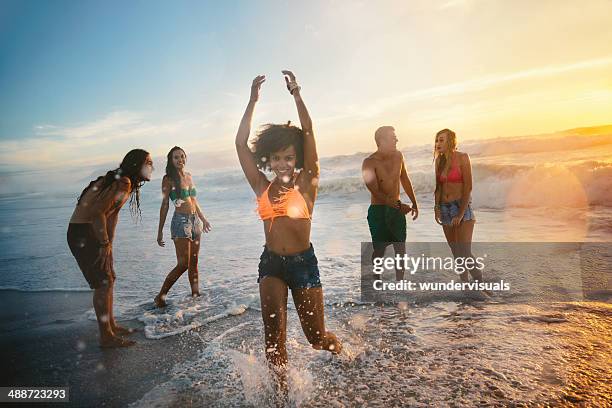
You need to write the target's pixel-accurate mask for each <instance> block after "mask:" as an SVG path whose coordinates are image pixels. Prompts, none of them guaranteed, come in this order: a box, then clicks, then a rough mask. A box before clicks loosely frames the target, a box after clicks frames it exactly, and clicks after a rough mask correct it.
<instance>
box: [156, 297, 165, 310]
mask: <svg viewBox="0 0 612 408" xmlns="http://www.w3.org/2000/svg"><path fill="white" fill-rule="evenodd" d="M167 305H168V304H167V303H166V296H163V295H157V296H155V306H157V307H160V308H161V307H166V306H167Z"/></svg>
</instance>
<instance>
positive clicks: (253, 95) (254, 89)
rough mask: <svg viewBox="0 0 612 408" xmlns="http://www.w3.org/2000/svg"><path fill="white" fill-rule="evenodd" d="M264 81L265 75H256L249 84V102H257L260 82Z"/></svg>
mask: <svg viewBox="0 0 612 408" xmlns="http://www.w3.org/2000/svg"><path fill="white" fill-rule="evenodd" d="M265 81H266V76H265V75H257V76H256V77H255V79H253V83H252V84H251V99H250V101H251V102H257V100H258V99H259V90H260V89H261V84H263V83H264V82H265Z"/></svg>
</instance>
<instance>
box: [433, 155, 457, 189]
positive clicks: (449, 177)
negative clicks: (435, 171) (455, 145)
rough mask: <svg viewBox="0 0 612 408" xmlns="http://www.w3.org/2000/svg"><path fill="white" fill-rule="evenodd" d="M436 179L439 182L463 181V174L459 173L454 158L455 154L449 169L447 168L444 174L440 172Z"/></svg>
mask: <svg viewBox="0 0 612 408" xmlns="http://www.w3.org/2000/svg"><path fill="white" fill-rule="evenodd" d="M438 181H439V182H440V183H463V174H461V168H460V167H459V164H457V160H455V155H453V161H452V162H451V166H450V169H448V173H447V174H446V176H444V175H443V174H440V175H439V176H438Z"/></svg>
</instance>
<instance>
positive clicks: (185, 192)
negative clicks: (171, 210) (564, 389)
mask: <svg viewBox="0 0 612 408" xmlns="http://www.w3.org/2000/svg"><path fill="white" fill-rule="evenodd" d="M197 193H198V192H197V191H196V188H195V187H190V188H181V193H180V196H179V193H178V192H177V191H176V190H175V189H172V191H170V199H171V200H172V201H174V200H177V199H179V198H180V199H183V200H185V199H187V198H189V197H195V196H196V195H197Z"/></svg>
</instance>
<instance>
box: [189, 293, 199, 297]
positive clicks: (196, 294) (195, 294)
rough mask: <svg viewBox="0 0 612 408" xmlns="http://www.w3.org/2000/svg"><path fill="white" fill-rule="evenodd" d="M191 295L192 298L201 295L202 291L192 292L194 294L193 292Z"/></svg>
mask: <svg viewBox="0 0 612 408" xmlns="http://www.w3.org/2000/svg"><path fill="white" fill-rule="evenodd" d="M191 297H192V298H197V297H200V292H195V293H192V294H191Z"/></svg>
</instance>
